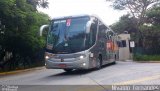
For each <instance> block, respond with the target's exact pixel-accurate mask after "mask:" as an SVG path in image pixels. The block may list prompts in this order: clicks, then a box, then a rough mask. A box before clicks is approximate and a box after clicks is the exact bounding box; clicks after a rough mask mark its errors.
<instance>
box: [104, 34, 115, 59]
mask: <svg viewBox="0 0 160 91" xmlns="http://www.w3.org/2000/svg"><path fill="white" fill-rule="evenodd" d="M106 56H107V60H109V61H114V38H113V32H112V31H109V32H107V41H106Z"/></svg>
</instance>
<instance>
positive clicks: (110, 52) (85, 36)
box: [40, 15, 118, 72]
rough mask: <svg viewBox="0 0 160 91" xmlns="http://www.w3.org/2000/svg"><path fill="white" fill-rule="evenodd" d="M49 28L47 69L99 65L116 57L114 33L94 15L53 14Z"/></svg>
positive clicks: (116, 49) (43, 26)
mask: <svg viewBox="0 0 160 91" xmlns="http://www.w3.org/2000/svg"><path fill="white" fill-rule="evenodd" d="M45 28H48V34H47V43H46V48H45V65H46V68H48V69H64V70H65V71H67V72H68V71H72V70H74V69H91V68H97V69H100V68H101V66H102V65H105V64H108V63H115V62H116V60H118V46H117V42H116V41H117V38H118V37H117V35H116V34H115V33H114V32H113V31H112V30H111V29H110V28H109V27H108V26H106V25H105V24H104V23H103V22H102V20H100V18H98V17H97V16H94V15H81V16H68V17H61V18H55V19H53V20H51V22H50V24H49V25H42V26H41V28H40V35H42V32H43V30H46V29H45Z"/></svg>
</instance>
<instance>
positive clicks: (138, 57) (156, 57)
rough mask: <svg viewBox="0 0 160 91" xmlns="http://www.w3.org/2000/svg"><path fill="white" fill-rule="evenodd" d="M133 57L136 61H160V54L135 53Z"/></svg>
mask: <svg viewBox="0 0 160 91" xmlns="http://www.w3.org/2000/svg"><path fill="white" fill-rule="evenodd" d="M133 59H134V60H135V61H160V55H141V54H136V55H134V57H133Z"/></svg>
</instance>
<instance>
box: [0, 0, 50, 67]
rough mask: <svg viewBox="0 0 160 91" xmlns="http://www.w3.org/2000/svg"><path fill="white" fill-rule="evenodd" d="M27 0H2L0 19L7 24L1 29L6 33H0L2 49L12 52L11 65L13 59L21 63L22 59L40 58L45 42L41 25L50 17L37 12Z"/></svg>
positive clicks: (0, 0)
mask: <svg viewBox="0 0 160 91" xmlns="http://www.w3.org/2000/svg"><path fill="white" fill-rule="evenodd" d="M27 1H28V0H0V12H1V14H0V21H1V23H2V24H1V25H5V29H1V31H2V30H3V31H4V32H5V33H4V34H3V35H2V34H0V41H1V42H0V47H2V49H1V50H5V52H9V53H12V56H11V58H10V59H9V60H8V61H9V65H11V66H12V64H11V61H13V62H16V64H19V63H18V62H20V61H21V60H23V61H26V62H27V61H30V62H31V63H34V61H35V60H40V59H38V58H37V56H38V55H39V52H40V51H41V50H43V47H44V44H45V40H44V38H41V37H39V36H38V32H39V27H40V26H41V25H43V24H46V23H48V19H49V17H48V16H47V15H46V14H43V13H41V12H37V11H36V10H35V6H34V5H32V4H30V3H28V2H27ZM33 1H37V0H33ZM2 37H3V38H2ZM2 41H3V42H2ZM0 55H1V54H0ZM0 60H1V61H3V60H2V59H0ZM24 63H25V62H24Z"/></svg>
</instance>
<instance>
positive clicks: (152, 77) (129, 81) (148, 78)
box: [113, 74, 160, 85]
mask: <svg viewBox="0 0 160 91" xmlns="http://www.w3.org/2000/svg"><path fill="white" fill-rule="evenodd" d="M159 78H160V74H159V75H154V76H150V77H144V78H140V79H135V80H128V81H124V82H118V83H114V84H113V85H132V84H135V83H140V82H145V81H150V80H155V79H159Z"/></svg>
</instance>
